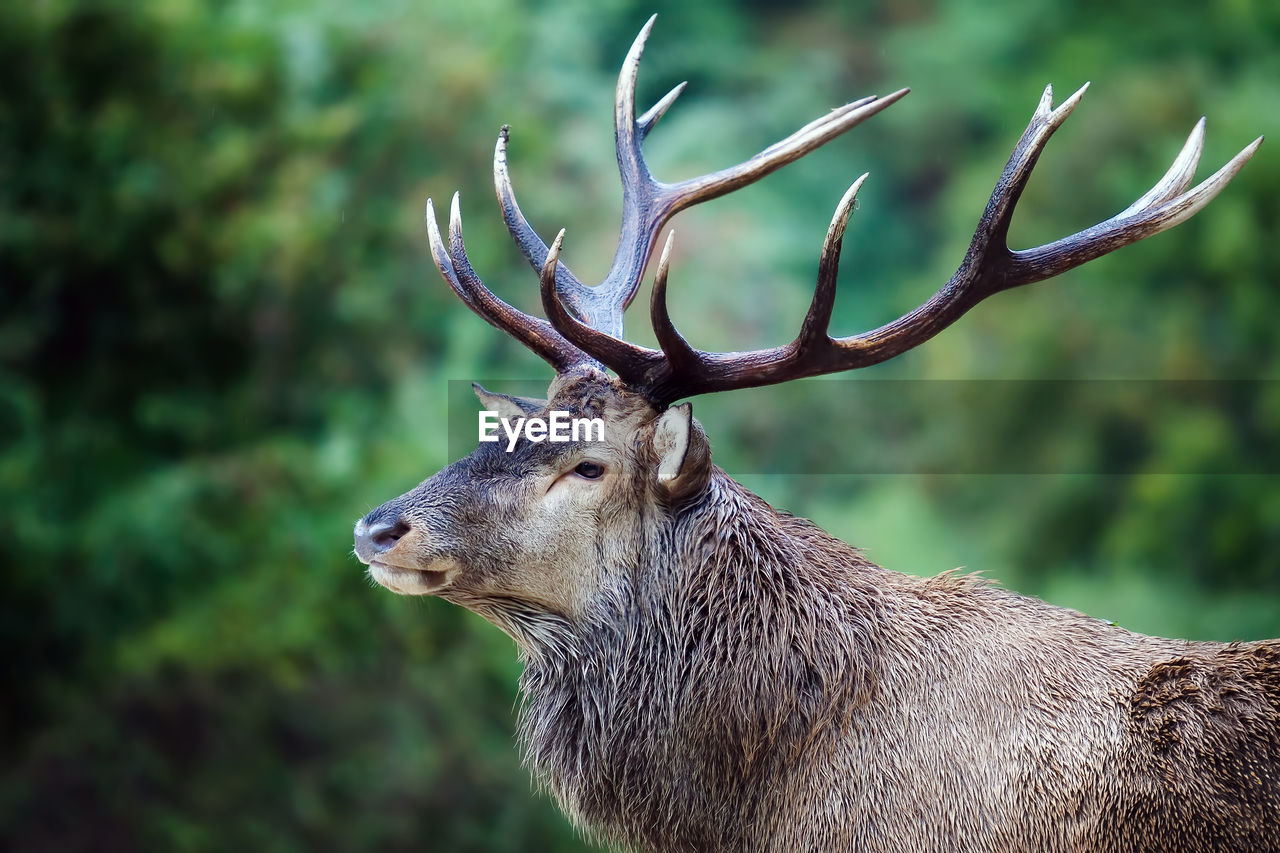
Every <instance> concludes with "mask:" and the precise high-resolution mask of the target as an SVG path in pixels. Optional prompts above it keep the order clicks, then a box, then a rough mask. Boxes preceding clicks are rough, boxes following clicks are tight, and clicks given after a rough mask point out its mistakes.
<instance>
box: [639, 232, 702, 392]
mask: <svg viewBox="0 0 1280 853" xmlns="http://www.w3.org/2000/svg"><path fill="white" fill-rule="evenodd" d="M675 239H676V232H675V231H670V232H668V233H667V242H666V245H664V246H663V247H662V256H661V258H659V260H658V273H657V275H655V276H654V277H653V294H652V297H651V298H650V300H649V316H650V318H651V319H652V321H653V333H654V335H655V336H656V337H657V338H658V346H660V347H662V352H663V354H664V355H666V357H667V363H668V364H669V365H670V368H671V372H673V373H682V372H685V371H688V370H690V369H692V368H693V366H694V365H696V364H697V362H698V353H697V351H696V350H694V348H693V347H691V346H689V342H688V341H686V340H685V339H684V336H682V335H681V334H680V333H679V332H678V331H676V327H675V324H673V323H672V322H671V315H670V314H669V313H668V312H667V271H668V269H669V267H670V265H671V246H672V244H673V243H675Z"/></svg>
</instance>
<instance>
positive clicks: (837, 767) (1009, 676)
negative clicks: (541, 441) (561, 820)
mask: <svg viewBox="0 0 1280 853" xmlns="http://www.w3.org/2000/svg"><path fill="white" fill-rule="evenodd" d="M603 384H604V383H601V382H596V383H591V382H587V383H579V385H578V386H576V387H571V388H569V389H568V390H567V391H566V390H565V389H563V388H562V389H561V394H560V396H558V397H557V398H556V400H555V402H556V407H557V408H566V409H570V410H576V411H589V412H592V413H595V412H606V413H608V414H609V416H610V417H611V418H612V421H611V422H613V423H616V422H621V421H625V422H627V423H629V424H632V425H633V427H634V430H633V431H634V435H635V439H634V448H635V449H636V453H637V454H638V455H639V457H640V459H641V464H639V465H638V466H637V467H636V468H635V470H634V471H633V473H632V475H631V478H630V480H628V481H627V482H625V483H622V484H620V485H619V486H618V487H617V488H616V489H615V492H616V493H614V494H612V495H611V497H610V498H609V502H608V503H606V504H605V505H603V506H602V507H601V509H600V511H599V513H598V515H599V518H597V519H596V520H595V521H596V522H598V523H600V524H604V523H605V521H603V520H601V519H608V520H609V523H611V524H614V525H615V528H613V529H612V530H613V532H612V533H611V534H610V536H611V537H613V538H612V539H609V540H608V541H605V540H603V539H602V540H601V541H599V542H597V545H596V549H597V550H596V556H595V557H594V558H593V560H594V561H595V562H597V563H598V568H599V572H600V574H599V577H600V578H603V580H601V581H600V582H599V586H598V588H596V587H593V588H592V589H591V592H590V595H589V598H588V603H587V604H586V605H585V606H584V607H582V608H581V609H580V610H579V611H577V612H575V613H569V612H567V611H566V610H564V609H563V608H562V609H561V610H559V611H557V610H556V609H555V608H554V607H551V606H546V605H539V604H538V603H537V602H531V601H530V600H528V599H527V598H522V597H521V596H520V595H505V594H504V595H495V594H492V593H477V592H475V591H469V590H468V589H467V588H465V585H461V586H459V588H458V589H456V590H455V589H451V590H449V591H447V592H444V593H442V595H444V596H445V597H446V598H450V599H451V600H454V601H456V602H457V603H460V604H463V605H465V606H468V607H470V608H472V609H473V610H476V611H477V612H479V613H481V614H482V615H485V616H486V617H487V618H489V619H491V620H492V621H494V622H495V623H497V624H499V625H500V626H501V627H503V628H504V630H506V631H508V633H510V634H512V636H514V637H515V638H516V640H517V642H518V644H519V646H520V648H521V653H522V656H523V657H524V658H525V670H524V675H523V677H522V679H521V689H522V694H523V704H522V708H521V714H520V734H519V737H520V741H521V743H522V746H523V748H524V751H525V756H526V760H527V763H528V765H529V766H530V768H531V770H532V771H533V773H534V775H535V776H536V778H537V779H538V780H539V781H540V782H541V783H542V785H544V786H545V788H546V789H548V790H549V791H550V792H551V793H552V795H553V796H554V797H555V798H556V800H557V801H558V802H559V803H560V805H561V806H562V808H563V809H564V810H565V812H566V813H567V814H568V815H569V816H570V817H571V818H572V819H573V820H574V821H575V823H576V824H577V825H579V826H580V827H582V828H584V830H585V831H586V832H587V833H588V834H589V835H590V836H591V837H593V838H594V839H596V840H598V841H600V842H603V843H606V844H609V845H610V846H616V847H619V848H625V849H636V850H646V851H667V852H668V853H669V852H671V851H709V850H714V851H743V850H788V851H790V850H805V851H809V850H815V851H829V850H831V851H836V850H838V851H844V850H858V851H893V853H902V851H1020V850H1032V851H1098V853H1121V851H1125V853H1128V852H1129V851H1135V853H1136V851H1184V853H1199V851H1206V853H1207V851H1250V853H1257V851H1280V641H1268V642H1261V643H1239V644H1230V645H1224V644H1217V643H1200V642H1188V641H1183V640H1168V639H1160V638H1155V637H1147V636H1142V635H1138V634H1133V633H1130V632H1128V631H1125V630H1124V629H1122V628H1119V627H1116V626H1113V625H1111V624H1109V623H1106V622H1103V621H1100V620H1097V619H1093V618H1090V617H1087V616H1085V615H1083V614H1081V613H1078V612H1075V611H1071V610H1066V609H1063V608H1059V607H1054V606H1051V605H1048V604H1045V603H1043V602H1041V601H1038V600H1035V599H1031V598H1026V597H1023V596H1020V595H1017V594H1015V593H1012V592H1009V591H1006V590H1003V589H1000V588H997V587H995V586H992V585H990V584H987V583H985V582H983V581H980V580H977V579H975V578H973V577H966V576H959V575H952V574H948V575H943V576H940V577H937V578H932V579H920V578H915V577H910V576H906V575H901V574H898V573H895V572H890V571H886V570H884V569H881V568H879V567H877V566H875V565H873V564H872V563H870V562H868V561H867V560H866V559H864V558H863V557H862V556H861V555H860V554H859V553H858V552H857V551H856V550H854V549H852V548H850V547H849V546H848V545H846V544H845V543H843V542H840V541H838V540H836V539H834V538H832V537H830V536H828V535H827V534H826V533H824V532H823V531H821V530H820V529H818V528H817V527H815V526H814V525H812V524H811V523H809V522H807V521H804V520H802V519H797V518H794V517H791V516H788V515H786V514H784V513H779V512H777V511H775V510H774V509H772V508H771V507H770V506H769V505H768V504H766V503H765V502H764V501H763V500H761V499H760V498H758V497H756V496H755V495H753V494H751V493H750V492H748V491H747V490H746V489H744V488H743V487H742V486H740V485H739V484H738V483H736V482H734V481H733V480H732V479H730V478H729V477H728V476H727V475H726V474H725V473H724V472H723V471H720V470H719V469H718V468H715V467H714V466H712V465H711V464H710V461H709V456H708V454H707V452H706V450H705V447H703V446H702V445H698V447H697V448H695V451H696V452H694V451H691V452H693V453H694V455H693V456H691V457H690V460H689V462H688V463H687V464H688V465H691V466H694V467H695V468H700V469H702V474H701V475H700V476H701V479H698V480H696V488H695V489H693V491H692V493H691V494H689V495H687V496H685V497H684V498H681V499H679V500H675V499H673V500H664V499H662V495H661V494H660V493H659V492H655V487H654V484H653V476H652V468H653V464H654V461H653V460H652V459H650V458H645V453H646V451H645V446H646V444H645V442H646V432H645V430H646V427H645V426H644V425H643V423H642V422H643V421H644V419H645V418H646V417H647V418H649V419H652V417H653V413H652V412H648V413H647V414H646V407H645V406H643V405H640V404H638V403H637V402H636V398H635V395H632V394H627V393H626V392H616V391H614V390H612V389H611V388H607V387H606V388H605V389H604V390H603V391H602V390H601V387H600V386H601V385H603ZM620 406H621V407H622V409H619V407H620ZM620 411H621V414H620ZM637 419H639V420H638V421H637ZM637 422H641V425H640V426H634V424H635V423H637ZM699 436H700V433H699ZM700 441H703V442H705V437H701V436H700ZM557 452H564V451H556V450H553V449H551V448H550V447H549V445H538V446H530V447H527V448H522V449H521V450H520V451H519V452H517V453H515V454H511V455H506V454H502V455H499V454H497V453H496V452H492V451H490V450H488V449H484V448H482V449H481V450H479V451H477V453H476V454H473V455H472V457H469V458H468V459H466V460H462V462H460V463H456V465H455V466H452V467H451V468H450V469H446V471H444V472H441V474H440V475H437V477H436V478H432V480H429V481H427V482H426V483H424V484H423V486H420V487H419V489H418V490H415V492H412V493H410V494H409V495H406V496H404V498H401V499H398V501H399V503H398V504H397V502H393V504H389V505H388V507H392V510H389V511H396V512H400V511H412V512H413V513H415V518H416V519H417V523H419V524H423V525H428V524H429V525H434V528H433V529H434V530H435V531H436V533H435V536H436V539H438V540H440V541H445V538H446V537H445V532H446V531H448V530H457V529H463V528H465V529H467V530H468V531H470V533H469V535H468V536H467V537H464V538H463V540H459V541H460V542H462V543H463V544H459V545H455V546H452V547H455V548H456V549H457V552H456V553H453V552H450V554H449V555H447V556H449V558H450V559H452V558H454V557H457V558H459V559H461V558H463V557H464V556H466V555H464V554H463V553H462V550H463V549H464V548H465V547H470V548H471V549H472V551H471V554H470V559H471V561H472V564H473V565H474V566H475V572H476V575H477V577H479V578H481V580H480V581H477V583H480V584H481V586H482V587H483V586H484V584H487V583H489V582H490V581H489V579H490V578H491V577H497V576H500V575H501V574H502V572H503V571H512V569H511V566H512V565H513V563H512V561H518V560H519V559H520V555H519V554H518V553H515V552H514V551H512V550H511V548H512V546H511V545H510V544H509V543H506V542H505V540H503V541H499V540H496V539H495V540H493V541H489V540H488V539H483V538H476V537H478V536H496V535H497V534H496V533H493V531H497V530H503V529H506V527H509V526H510V525H513V524H518V523H519V522H518V519H516V517H515V516H514V515H510V514H509V513H510V512H514V510H510V511H507V510H504V509H503V504H501V502H495V499H494V498H493V497H492V494H491V493H492V491H493V489H494V482H495V478H497V479H501V480H502V482H503V483H505V484H506V486H505V487H506V488H509V489H518V488H520V486H519V483H520V478H521V477H522V476H524V474H523V473H522V472H523V471H527V470H533V469H534V468H536V467H537V465H539V464H550V463H549V462H548V459H549V458H550V457H549V456H547V455H548V454H551V455H554V453H557ZM540 454H541V455H540ZM699 454H701V455H699ZM459 466H461V467H459ZM522 466H523V467H522ZM655 495H657V497H655ZM519 500H520V499H519V494H518V493H517V497H516V498H512V499H511V502H510V506H518V505H519ZM406 508H407V509H406ZM381 511H382V510H379V512H381ZM504 512H508V514H507V515H504ZM468 513H470V514H471V515H470V516H468V515H467V514H468ZM619 519H621V520H619ZM593 523H594V522H593ZM619 524H621V525H623V526H622V527H616V525H619ZM504 525H505V526H506V527H504ZM628 525H629V526H628ZM477 531H478V532H477ZM483 531H489V533H484V532H483ZM433 541H435V540H433ZM615 541H616V542H620V543H622V544H620V545H616V544H610V543H611V542H615ZM440 547H441V548H444V547H446V545H441V546H440ZM504 549H505V550H504ZM504 567H506V568H505V569H504Z"/></svg>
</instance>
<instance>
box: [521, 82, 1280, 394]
mask: <svg viewBox="0 0 1280 853" xmlns="http://www.w3.org/2000/svg"><path fill="white" fill-rule="evenodd" d="M1087 88H1088V84H1085V86H1084V87H1082V88H1081V89H1080V90H1079V91H1078V92H1076V93H1075V94H1074V95H1072V96H1071V97H1070V98H1068V99H1067V100H1066V102H1065V103H1063V104H1062V105H1061V106H1059V107H1058V108H1057V109H1054V108H1053V87H1051V86H1050V87H1046V88H1045V91H1044V95H1043V96H1042V97H1041V99H1040V104H1039V106H1038V107H1037V108H1036V111H1035V115H1033V116H1032V118H1031V123H1030V124H1029V125H1028V126H1027V129H1026V131H1025V132H1024V133H1023V134H1022V139H1021V140H1020V141H1019V142H1018V146H1017V148H1015V149H1014V152H1013V155H1012V156H1011V157H1010V158H1009V162H1008V164H1007V165H1006V166H1005V168H1004V172H1003V173H1002V174H1001V175H1000V180H999V181H997V183H996V187H995V190H994V192H993V193H992V195H991V200H990V201H989V202H988V203H987V208H986V211H985V212H984V213H983V215H982V218H981V219H980V220H979V222H978V228H977V231H976V232H975V233H974V236H973V241H972V242H971V243H970V244H969V250H968V252H967V253H966V254H965V257H964V261H963V262H962V263H961V264H960V268H959V269H958V270H956V273H955V275H953V276H951V279H950V280H949V281H947V283H946V284H945V285H943V286H942V288H941V289H940V290H938V292H937V293H935V294H934V295H933V297H932V298H930V299H929V301H927V302H925V303H924V304H923V305H921V306H919V307H918V308H916V309H915V310H913V311H911V312H910V313H908V314H905V315H903V316H902V317H899V318H898V319H897V320H894V321H893V322H891V323H887V324H885V325H883V326H881V327H880V328H878V329H875V330H873V331H870V332H865V333H863V334H861V335H852V336H849V337H844V338H831V337H830V336H829V335H828V333H827V328H828V324H829V323H830V320H831V311H832V306H833V304H834V300H835V286H836V273H837V270H838V266H839V255H840V246H841V242H842V239H843V237H844V230H845V226H846V224H847V223H848V220H849V215H850V213H851V212H852V210H853V203H854V200H855V198H856V196H857V192H858V189H859V188H860V187H861V186H862V182H863V181H864V180H865V179H866V177H867V176H866V175H865V174H864V175H862V176H861V177H859V178H858V180H857V181H855V182H854V183H853V186H851V187H850V188H849V190H848V191H847V192H846V193H845V195H844V198H843V199H841V201H840V204H839V205H838V206H837V208H836V212H835V215H834V216H833V218H832V220H831V227H830V228H829V230H828V231H827V238H826V241H825V242H824V244H823V247H822V256H821V260H820V262H819V266H818V281H817V287H816V289H815V292H814V297H813V302H812V304H811V306H810V308H809V313H808V315H807V316H806V317H805V320H804V323H803V325H802V326H801V328H800V333H799V335H797V336H796V339H795V340H793V341H792V342H791V343H789V344H787V345H786V346H782V347H775V348H773V349H765V350H756V351H753V352H736V353H708V352H702V351H700V350H695V349H693V348H692V347H691V346H690V345H689V344H688V342H686V341H685V340H684V338H682V337H681V336H680V334H679V332H677V331H676V330H675V327H674V326H673V325H672V323H671V319H670V317H669V316H668V314H667V306H666V280H667V261H668V252H669V250H670V246H671V238H670V237H668V240H667V249H666V250H664V252H663V255H662V260H661V261H660V263H659V266H658V273H657V278H656V280H655V282H654V288H653V302H652V305H651V314H652V319H653V327H654V331H655V333H656V335H657V338H658V343H659V345H660V346H661V350H652V349H648V348H646V347H640V346H636V345H634V344H630V343H627V342H625V341H622V340H620V339H618V338H616V337H612V336H610V335H607V334H605V333H604V332H603V331H601V330H599V329H595V328H591V327H590V326H588V325H586V324H584V323H582V322H580V321H578V320H577V319H575V318H574V317H573V316H572V315H571V314H570V313H569V312H567V311H566V310H565V308H564V306H563V305H562V304H561V301H560V299H559V298H557V292H556V288H555V286H554V285H555V281H554V277H555V272H554V268H555V265H556V256H557V254H558V247H559V240H557V243H556V245H555V246H553V247H552V250H551V252H549V253H548V256H547V260H546V265H545V266H544V268H543V272H542V279H541V283H542V302H543V306H544V307H545V309H546V311H547V316H548V317H549V318H550V320H551V324H552V326H554V327H555V328H556V329H557V330H559V331H560V333H561V334H562V335H563V336H564V337H565V338H566V339H567V340H569V341H570V342H572V343H573V344H575V345H576V346H578V347H579V348H581V349H583V350H584V351H586V352H589V353H591V354H592V355H593V356H595V357H596V358H598V359H599V360H600V361H601V362H603V363H604V364H606V365H607V366H609V367H610V368H612V369H613V370H614V371H615V372H616V373H617V374H618V375H619V377H621V378H622V379H623V380H624V381H626V382H627V383H628V384H629V385H631V386H633V387H635V388H636V389H637V390H640V391H642V392H644V393H645V394H646V395H647V396H649V397H650V398H651V399H653V400H654V401H655V402H658V403H668V402H671V401H673V400H676V399H678V398H680V397H685V396H690V395H694V394H704V393H707V392H711V391H726V390H730V389H733V388H747V387H753V386H760V385H771V384H775V383H778V382H785V381H787V380H789V379H796V378H800V377H804V376H817V375H820V374H824V373H835V372H838V371H843V370H850V369H853V368H858V367H867V366H869V365H872V364H878V363H879V362H882V361H885V360H886V359H890V358H893V357H894V356H895V355H898V354H900V353H903V352H905V351H907V350H909V349H911V348H913V347H915V346H918V345H919V344H921V343H923V342H924V341H927V340H928V339H929V338H932V337H933V336H934V335H936V334H938V332H940V331H942V330H943V329H945V328H947V327H948V326H950V325H951V324H952V323H954V322H955V321H956V320H957V319H958V318H959V317H960V316H961V315H962V314H964V313H965V312H966V311H968V310H969V309H970V308H972V307H973V306H974V305H976V304H977V303H978V302H980V301H982V300H983V299H985V298H986V297H988V296H990V295H991V294H993V293H998V292H999V291H1001V290H1008V289H1009V288H1012V287H1020V286H1021V285H1024V284H1031V283H1033V282H1037V281H1042V280H1044V279H1046V278H1050V277H1052V276H1055V275H1058V274H1059V273H1062V272H1066V271H1067V270H1069V269H1072V268H1074V267H1077V266H1080V265H1081V264H1083V263H1085V262H1087V261H1090V260H1093V259H1094V258H1096V257H1099V256H1100V255H1104V254H1106V253H1108V252H1112V251H1114V250H1116V249H1119V248H1120V247H1122V246H1127V245H1129V244H1130V243H1134V242H1136V241H1138V240H1141V239H1142V238H1144V237H1149V236H1151V235H1152V234H1157V233H1159V232H1161V231H1164V230H1166V229H1168V228H1172V227H1173V226H1174V225H1177V224H1178V223H1180V222H1183V221H1184V220H1186V219H1188V218H1190V217H1191V216H1192V215H1194V214H1195V213H1196V212H1197V211H1199V210H1200V209H1201V208H1203V207H1204V206H1205V205H1207V204H1208V203H1209V202H1210V201H1211V200H1212V199H1213V198H1214V196H1216V195H1217V194H1218V193H1219V192H1220V191H1221V190H1222V188H1223V187H1225V186H1226V185H1227V183H1228V182H1229V181H1230V180H1231V179H1232V178H1233V177H1235V175H1236V173H1238V172H1239V171H1240V169H1241V168H1243V166H1244V164H1245V163H1246V162H1248V160H1249V158H1250V157H1252V156H1253V154H1254V152H1255V151H1257V149H1258V146H1259V145H1261V144H1262V137H1258V138H1257V139H1255V140H1254V141H1253V142H1252V143H1250V144H1249V145H1247V146H1246V147H1245V148H1244V150H1242V151H1241V152H1240V153H1239V154H1237V155H1236V156H1235V157H1233V158H1232V159H1231V160H1230V161H1229V162H1228V163H1227V164H1226V165H1225V166H1223V167H1222V168H1221V169H1219V170H1218V171H1217V172H1215V173H1214V174H1213V175H1212V176H1211V177H1209V178H1208V179H1206V180H1205V181H1204V182H1202V183H1201V184H1200V185H1199V186H1197V187H1195V188H1194V189H1191V190H1188V189H1187V187H1188V186H1189V185H1190V184H1191V179H1192V177H1193V176H1194V174H1195V170H1196V165H1197V163H1198V162H1199V160H1200V154H1201V151H1202V149H1203V145H1204V125H1205V120H1204V119H1203V118H1202V119H1200V121H1198V122H1197V123H1196V125H1195V127H1194V129H1193V130H1192V131H1191V135H1190V137H1188V139H1187V142H1186V145H1184V146H1183V148H1182V151H1181V153H1180V154H1179V155H1178V156H1177V158H1176V159H1175V160H1174V162H1173V165H1172V166H1170V168H1169V171H1168V172H1167V173H1166V174H1165V176H1164V177H1163V178H1161V179H1160V181H1158V182H1157V183H1156V185H1155V186H1153V187H1152V188H1151V189H1150V190H1149V191H1148V192H1147V193H1146V194H1144V195H1143V196H1142V197H1141V198H1139V199H1138V200H1137V201H1136V202H1134V203H1133V204H1132V205H1131V206H1130V207H1128V208H1126V209H1125V210H1124V211H1122V212H1121V213H1119V214H1117V215H1116V216H1113V217H1112V218H1111V219H1108V220H1106V221H1105V222H1101V223H1099V224H1097V225H1094V226H1093V227H1092V228H1086V229H1085V230H1083V231H1080V232H1078V233H1076V234H1072V235H1071V236H1069V237H1064V238H1063V239H1061V240H1057V241H1055V242H1052V243H1047V244H1045V245H1043V246H1038V247H1036V248H1034V249H1027V250H1024V251H1013V250H1011V249H1009V247H1008V245H1007V237H1008V233H1009V223H1010V221H1011V219H1012V217H1013V210H1014V206H1015V205H1016V204H1017V202H1018V198H1019V197H1020V196H1021V195H1022V190H1023V188H1024V187H1025V186H1026V184H1027V179H1028V178H1029V177H1030V176H1031V170H1032V169H1033V168H1034V167H1035V164H1036V160H1037V159H1038V158H1039V157H1040V152H1041V151H1043V150H1044V146H1045V144H1046V143H1047V142H1048V141H1049V137H1050V136H1052V135H1053V132H1054V131H1055V130H1057V129H1058V128H1059V127H1060V126H1061V125H1062V123H1063V122H1064V121H1066V119H1067V116H1069V115H1070V114H1071V112H1072V110H1074V109H1075V108H1076V105H1077V104H1079V103H1080V99H1081V98H1082V97H1083V96H1084V93H1085V90H1086V89H1087Z"/></svg>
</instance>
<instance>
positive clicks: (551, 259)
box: [543, 228, 564, 268]
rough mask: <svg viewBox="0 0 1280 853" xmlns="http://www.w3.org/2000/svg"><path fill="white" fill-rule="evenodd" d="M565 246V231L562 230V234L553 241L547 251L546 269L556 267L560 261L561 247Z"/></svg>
mask: <svg viewBox="0 0 1280 853" xmlns="http://www.w3.org/2000/svg"><path fill="white" fill-rule="evenodd" d="M563 245H564V229H563V228H561V229H560V233H559V234H557V235H556V239H554V240H552V241H551V248H550V249H548V250H547V262H546V263H545V264H543V266H544V268H545V267H554V266H555V265H556V262H557V261H558V260H559V259H560V247H561V246H563Z"/></svg>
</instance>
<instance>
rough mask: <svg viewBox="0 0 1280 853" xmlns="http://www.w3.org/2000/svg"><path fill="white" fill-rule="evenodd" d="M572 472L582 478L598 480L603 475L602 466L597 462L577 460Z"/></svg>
mask: <svg viewBox="0 0 1280 853" xmlns="http://www.w3.org/2000/svg"><path fill="white" fill-rule="evenodd" d="M573 473H575V474H577V475H578V476H579V477H581V478H582V479H584V480H599V479H600V478H601V477H603V476H604V466H603V465H601V464H600V463H599V462H579V463H578V466H577V467H576V468H574V469H573Z"/></svg>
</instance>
